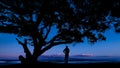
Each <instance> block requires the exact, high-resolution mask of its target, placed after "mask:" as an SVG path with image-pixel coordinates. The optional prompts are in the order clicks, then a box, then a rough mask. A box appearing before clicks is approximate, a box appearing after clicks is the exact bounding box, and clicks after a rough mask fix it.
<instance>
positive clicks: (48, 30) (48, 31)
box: [44, 26, 51, 40]
mask: <svg viewBox="0 0 120 68" xmlns="http://www.w3.org/2000/svg"><path fill="white" fill-rule="evenodd" d="M50 30H51V26H49V27H48V29H47V33H46V35H45V37H44V40H45V39H46V38H47V37H48V35H49V33H50Z"/></svg>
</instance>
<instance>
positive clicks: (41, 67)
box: [0, 62, 120, 68]
mask: <svg viewBox="0 0 120 68" xmlns="http://www.w3.org/2000/svg"><path fill="white" fill-rule="evenodd" d="M76 67H77V68H86V67H87V68H92V67H94V68H105V67H107V68H116V67H118V68H119V67H120V63H89V64H58V63H46V62H41V63H38V64H33V65H21V64H13V65H0V68H76Z"/></svg>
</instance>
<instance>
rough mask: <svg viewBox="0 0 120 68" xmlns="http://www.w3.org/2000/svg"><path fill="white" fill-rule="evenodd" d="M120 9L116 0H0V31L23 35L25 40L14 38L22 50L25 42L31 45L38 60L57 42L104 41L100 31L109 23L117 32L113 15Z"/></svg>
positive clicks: (119, 30)
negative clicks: (52, 32) (21, 46)
mask: <svg viewBox="0 0 120 68" xmlns="http://www.w3.org/2000/svg"><path fill="white" fill-rule="evenodd" d="M119 8H120V1H119V0H110V1H109V2H108V1H104V0H101V1H98V0H1V1H0V9H1V10H0V32H2V33H13V34H17V35H18V37H25V40H27V42H26V43H25V42H24V43H23V42H22V41H20V40H19V39H17V40H18V42H19V43H20V44H21V45H23V48H24V51H25V50H26V46H27V45H32V46H34V51H33V53H32V54H31V56H32V57H33V58H34V59H35V60H37V58H38V56H40V55H41V54H42V53H44V52H45V51H47V50H48V49H50V48H52V47H53V46H56V45H59V44H68V43H72V42H84V38H87V40H88V41H89V42H91V43H94V42H97V41H98V40H105V39H106V38H105V37H104V35H103V33H104V32H105V31H106V30H107V29H109V28H110V27H111V24H112V25H114V27H115V30H116V31H117V32H120V23H119V22H118V20H117V23H113V20H114V21H116V20H115V18H113V17H119V16H120V15H119V11H120V9H119ZM108 19H109V20H108ZM54 30H55V31H56V32H55V33H54V36H53V37H51V38H50V40H48V38H49V36H50V34H51V31H54ZM24 44H27V45H24ZM24 46H25V47H24ZM27 50H28V49H27ZM25 53H26V54H28V52H27V51H25Z"/></svg>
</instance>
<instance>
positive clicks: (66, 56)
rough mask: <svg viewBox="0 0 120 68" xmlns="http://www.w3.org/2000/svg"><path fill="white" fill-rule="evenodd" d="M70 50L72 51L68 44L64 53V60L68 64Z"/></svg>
mask: <svg viewBox="0 0 120 68" xmlns="http://www.w3.org/2000/svg"><path fill="white" fill-rule="evenodd" d="M69 52H70V49H69V48H68V46H66V48H65V49H64V50H63V53H64V54H65V58H64V60H65V63H66V64H67V63H68V58H69Z"/></svg>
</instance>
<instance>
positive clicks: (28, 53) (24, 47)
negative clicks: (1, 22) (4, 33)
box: [16, 38, 31, 58]
mask: <svg viewBox="0 0 120 68" xmlns="http://www.w3.org/2000/svg"><path fill="white" fill-rule="evenodd" d="M16 40H17V41H18V43H19V44H21V45H22V46H23V49H24V52H25V53H26V58H29V57H31V52H30V51H29V49H28V47H27V40H26V39H25V40H24V43H23V42H21V41H20V40H19V39H17V38H16Z"/></svg>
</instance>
